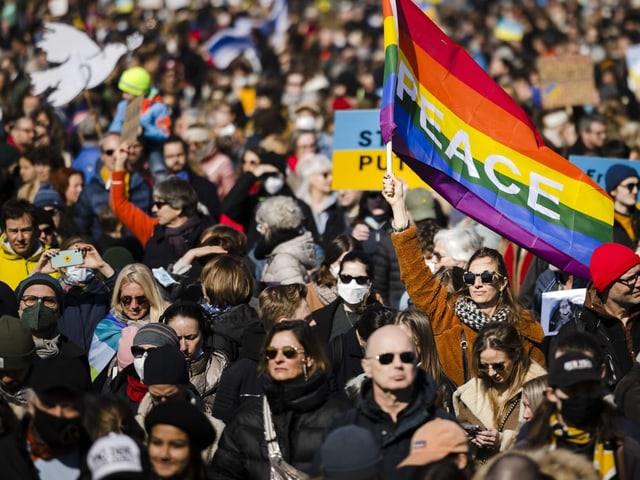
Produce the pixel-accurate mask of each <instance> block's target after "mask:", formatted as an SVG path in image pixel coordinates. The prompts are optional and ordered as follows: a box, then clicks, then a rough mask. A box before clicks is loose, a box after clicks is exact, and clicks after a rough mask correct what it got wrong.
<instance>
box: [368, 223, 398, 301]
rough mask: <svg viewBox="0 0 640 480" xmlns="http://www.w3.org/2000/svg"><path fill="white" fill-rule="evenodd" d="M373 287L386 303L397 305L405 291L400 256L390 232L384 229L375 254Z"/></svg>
mask: <svg viewBox="0 0 640 480" xmlns="http://www.w3.org/2000/svg"><path fill="white" fill-rule="evenodd" d="M372 258H373V259H374V261H373V278H372V279H371V280H372V281H373V288H374V289H375V290H376V291H378V292H380V295H382V300H383V301H384V304H385V305H390V306H392V307H394V308H395V307H396V306H397V305H398V304H399V303H400V298H401V297H402V294H403V293H404V291H405V287H404V284H403V283H402V280H401V279H400V267H399V266H398V257H397V255H396V252H395V250H394V249H393V244H392V243H391V237H390V232H389V231H388V230H382V231H381V232H380V240H379V241H378V243H377V245H376V249H375V252H374V254H373V257H372Z"/></svg>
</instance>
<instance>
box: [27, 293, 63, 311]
mask: <svg viewBox="0 0 640 480" xmlns="http://www.w3.org/2000/svg"><path fill="white" fill-rule="evenodd" d="M22 301H23V302H24V304H25V305H26V306H27V307H32V306H34V305H35V304H36V303H38V302H40V303H42V304H43V305H44V306H45V307H47V308H58V299H57V298H56V297H48V296H47V297H38V296H36V295H23V296H22Z"/></svg>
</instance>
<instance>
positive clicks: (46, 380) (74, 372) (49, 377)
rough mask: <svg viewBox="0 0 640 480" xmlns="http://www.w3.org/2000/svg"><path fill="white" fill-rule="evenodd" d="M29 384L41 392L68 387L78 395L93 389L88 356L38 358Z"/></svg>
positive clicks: (37, 391)
mask: <svg viewBox="0 0 640 480" xmlns="http://www.w3.org/2000/svg"><path fill="white" fill-rule="evenodd" d="M29 386H30V387H31V388H33V390H35V392H36V393H38V394H40V393H42V392H46V391H47V390H51V389H54V388H55V389H66V390H68V391H70V392H71V393H74V394H76V395H83V394H84V393H87V392H89V391H90V390H91V375H90V373H89V362H88V361H87V357H86V356H78V357H68V356H66V355H56V356H54V357H47V358H37V359H36V361H35V362H34V363H33V370H32V371H31V376H30V377H29Z"/></svg>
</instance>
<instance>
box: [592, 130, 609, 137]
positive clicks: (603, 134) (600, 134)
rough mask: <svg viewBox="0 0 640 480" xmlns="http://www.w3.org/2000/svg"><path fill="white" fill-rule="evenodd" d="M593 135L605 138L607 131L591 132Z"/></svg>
mask: <svg viewBox="0 0 640 480" xmlns="http://www.w3.org/2000/svg"><path fill="white" fill-rule="evenodd" d="M591 133H593V134H594V135H598V136H599V137H604V136H605V135H606V134H607V131H606V130H591Z"/></svg>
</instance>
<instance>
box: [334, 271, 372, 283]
mask: <svg viewBox="0 0 640 480" xmlns="http://www.w3.org/2000/svg"><path fill="white" fill-rule="evenodd" d="M353 280H355V281H356V283H357V284H358V285H366V284H367V283H369V277H367V276H365V275H359V276H357V277H353V276H351V275H347V274H346V273H341V274H340V281H341V282H342V283H351V282H352V281H353Z"/></svg>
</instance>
